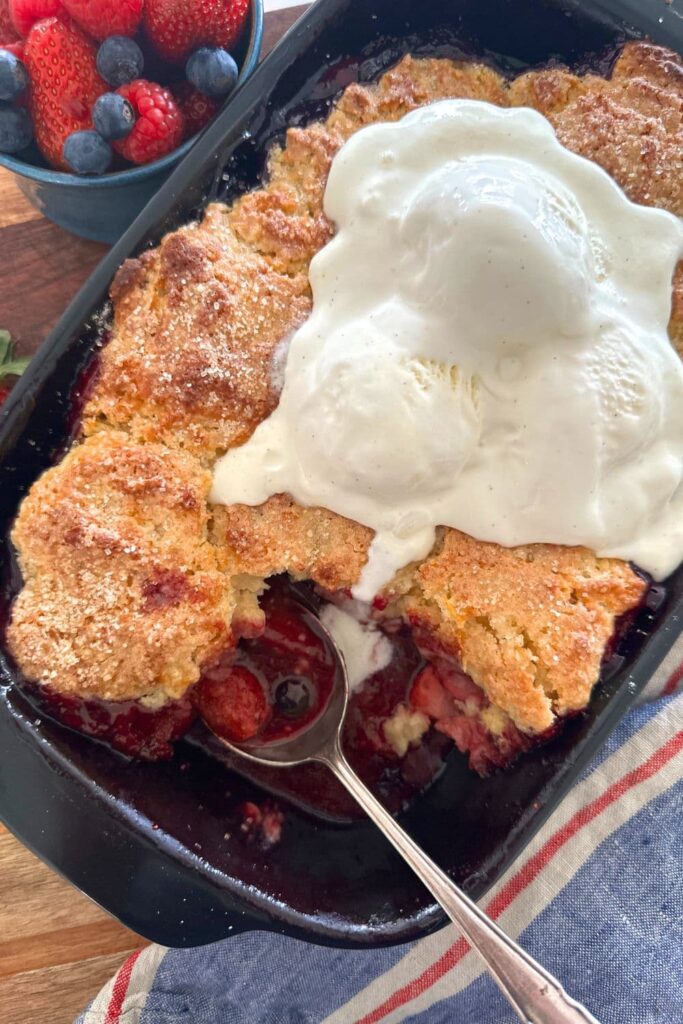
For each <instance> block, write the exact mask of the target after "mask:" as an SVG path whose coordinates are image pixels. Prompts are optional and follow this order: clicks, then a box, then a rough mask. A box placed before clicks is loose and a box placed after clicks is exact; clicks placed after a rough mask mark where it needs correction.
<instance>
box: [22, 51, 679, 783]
mask: <svg viewBox="0 0 683 1024" xmlns="http://www.w3.org/2000/svg"><path fill="white" fill-rule="evenodd" d="M411 133H412V134H411ZM520 140H521V141H520ZM681 153H683V64H682V63H681V59H680V58H679V57H678V56H677V55H676V54H674V53H671V52H669V51H667V50H664V49H662V48H659V47H656V46H653V45H651V44H649V43H646V42H634V43H628V44H626V46H624V48H623V50H622V51H621V53H620V55H619V56H618V58H617V60H616V62H615V63H614V66H613V69H612V71H611V74H610V76H609V77H608V78H603V77H599V76H597V75H594V74H584V75H576V74H573V73H571V72H570V71H568V70H566V69H564V68H561V67H552V68H546V69H543V70H539V71H529V72H527V73H525V74H522V75H520V76H519V77H517V78H515V79H513V80H506V79H504V78H503V77H501V76H500V75H499V74H497V73H496V72H495V71H494V70H492V69H491V68H489V67H487V66H484V65H483V64H477V63H472V62H455V61H451V60H446V59H415V58H412V57H410V56H407V57H405V58H404V59H402V60H401V61H400V63H399V64H398V65H396V67H394V68H393V69H392V70H390V71H388V72H387V73H385V74H384V75H383V76H382V78H381V79H380V80H379V81H378V82H377V83H376V84H374V85H356V84H353V85H350V86H348V87H347V88H346V90H345V91H344V92H343V93H342V95H341V96H340V97H339V99H338V101H337V102H336V104H335V105H334V106H333V107H332V109H331V111H330V113H329V116H328V117H327V119H326V120H325V121H321V122H316V123H313V124H310V125H309V126H308V127H295V128H291V129H289V131H288V132H287V135H286V139H285V141H284V144H283V145H282V146H277V147H275V148H274V149H273V150H272V152H271V154H270V159H269V163H268V173H267V180H266V182H265V184H264V185H263V186H262V187H261V188H258V189H256V190H255V191H253V192H249V193H248V194H245V195H243V196H241V197H240V198H239V199H238V200H237V201H236V202H234V203H233V204H232V205H231V206H228V205H223V204H219V203H215V204H212V205H210V206H209V207H208V209H207V210H206V212H205V215H204V217H203V219H202V220H201V221H200V222H199V223H193V224H190V225H188V226H186V227H183V228H182V229H180V230H178V231H175V232H173V233H172V234H169V235H167V236H166V237H165V238H164V239H163V240H162V242H161V244H160V245H159V246H158V248H156V249H153V250H150V251H146V252H144V253H142V254H141V255H140V256H139V258H137V259H133V260H128V261H127V262H126V263H125V264H124V265H123V266H122V267H121V269H120V271H119V273H118V275H117V277H116V279H115V281H114V283H113V285H112V289H111V298H112V303H113V308H114V317H113V325H112V329H111V335H110V338H109V340H108V341H107V343H106V345H105V346H104V347H103V349H102V351H101V353H100V355H99V357H98V358H99V366H98V370H97V374H96V377H95V379H94V383H93V384H92V386H91V390H90V394H89V397H88V399H87V402H86V404H85V407H84V409H83V415H82V421H81V427H80V435H79V437H78V438H77V440H76V441H75V442H74V444H73V446H72V447H71V449H70V450H69V451H68V452H67V454H66V455H65V456H64V457H63V458H62V460H61V461H60V462H59V463H58V464H57V465H55V466H54V467H53V468H51V469H50V470H48V471H47V472H46V473H45V474H44V475H43V476H42V477H41V478H40V479H39V480H38V481H37V482H36V483H35V484H34V485H33V487H32V489H31V491H30V492H29V494H28V496H27V497H26V499H25V500H24V503H23V505H22V507H21V510H20V512H19V516H18V518H17V521H16V524H15V526H14V531H13V535H12V539H13V543H14V545H15V548H16V551H17V554H18V560H19V565H20V569H21V573H22V577H23V589H21V591H20V593H19V594H18V596H17V598H16V600H15V602H14V605H13V609H12V615H11V621H10V623H9V627H8V640H9V647H10V650H11V653H12V655H13V657H14V658H15V660H16V661H17V663H18V665H19V668H20V669H21V671H22V673H23V675H24V677H25V678H26V680H27V681H28V682H29V684H32V685H34V686H36V687H37V688H39V689H40V692H42V693H44V694H45V695H47V696H48V697H49V699H51V700H52V707H53V708H54V709H55V714H57V715H58V716H60V717H61V718H62V719H63V720H64V721H66V722H67V723H68V724H72V725H75V726H76V727H78V728H82V729H84V730H85V731H86V732H90V733H91V734H92V735H94V736H97V737H100V738H103V739H106V740H107V741H108V742H110V743H111V744H112V745H114V746H115V747H117V748H118V749H119V750H122V751H123V752H125V753H128V754H137V755H139V756H143V757H160V756H169V755H170V754H171V752H172V748H173V743H174V742H175V741H176V740H178V739H179V738H180V736H182V735H183V733H184V732H185V730H187V729H189V728H190V727H191V725H192V723H193V722H196V720H197V719H203V720H204V721H205V722H206V723H207V724H208V725H209V726H210V728H211V729H212V730H213V731H215V732H216V733H218V734H219V735H224V736H226V737H227V738H229V739H231V740H233V741H235V742H246V741H249V740H250V739H253V738H254V737H257V736H258V737H260V738H262V739H264V740H268V739H273V740H277V739H278V738H280V737H282V736H284V735H288V734H289V733H290V732H292V731H293V730H295V729H299V728H304V727H305V726H306V725H307V724H308V723H309V722H310V721H311V720H312V719H313V718H314V717H315V715H316V714H317V713H318V711H319V710H320V709H321V708H322V707H323V706H324V703H325V701H326V699H327V696H328V695H329V693H330V691H331V688H332V685H333V683H334V672H335V667H334V659H333V658H332V656H331V653H330V651H329V649H328V648H327V646H326V644H325V639H324V633H323V631H318V630H317V629H316V624H315V618H314V617H310V616H309V617H308V618H307V617H306V616H305V615H304V614H303V612H302V610H301V605H300V604H299V603H298V602H297V601H295V600H294V599H293V597H292V595H291V592H290V590H289V585H288V582H287V581H288V580H294V581H297V583H301V582H304V583H305V584H306V586H307V587H308V588H309V591H310V600H311V602H313V604H314V605H315V606H316V608H317V609H318V611H319V612H320V614H321V617H322V620H323V622H324V624H325V625H326V627H327V628H328V629H329V630H330V631H331V632H332V634H333V635H334V636H335V638H336V639H337V640H338V642H339V644H340V646H341V648H342V650H343V651H344V653H345V655H346V660H347V663H348V665H349V673H350V676H351V682H352V688H353V694H352V702H351V711H350V725H348V728H347V745H349V746H350V747H351V748H352V750H351V754H352V755H353V748H356V749H357V750H361V749H362V750H366V751H369V752H370V755H371V757H372V758H374V759H375V760H378V761H379V762H386V763H388V764H390V765H392V766H394V767H396V766H400V765H407V766H409V767H407V768H406V769H405V773H404V774H405V775H406V777H407V776H408V775H411V777H412V778H414V780H416V788H420V786H421V785H424V784H425V783H426V781H428V776H429V773H430V770H431V769H428V768H426V767H425V764H424V763H422V762H420V757H426V755H423V754H421V753H420V752H421V751H431V752H432V753H434V752H435V751H438V752H439V753H443V751H444V750H446V749H447V748H448V747H449V744H450V743H451V742H452V743H454V744H455V746H456V747H457V748H458V750H459V751H461V752H462V753H463V754H465V755H467V756H468V758H469V761H470V764H471V766H472V767H473V768H474V769H475V770H476V771H478V772H480V773H482V774H484V773H487V772H489V771H491V770H492V769H493V768H496V767H503V766H505V765H506V764H508V763H509V762H510V761H511V759H512V758H514V757H515V756H517V755H518V754H520V753H521V752H523V751H524V750H526V749H528V748H529V747H530V745H532V744H533V743H535V742H539V741H541V740H543V739H545V738H547V737H549V736H550V735H552V734H553V732H554V731H555V730H556V729H557V728H558V727H559V725H560V724H561V721H562V719H563V718H565V717H566V716H568V715H571V714H574V713H577V712H580V711H581V710H582V709H584V708H585V707H586V705H587V704H588V702H589V700H590V696H591V690H592V688H593V686H594V685H595V683H596V682H597V680H598V678H599V675H600V671H601V665H602V664H603V661H604V659H605V658H606V657H607V656H608V655H609V653H610V652H611V651H612V649H613V646H614V643H615V640H616V638H618V636H619V634H620V631H623V630H624V629H626V628H627V627H628V621H629V616H630V615H632V613H633V612H634V610H635V609H637V608H638V606H639V605H640V604H641V602H642V601H643V599H644V596H645V593H646V591H647V589H648V586H649V585H650V580H651V578H655V579H662V578H664V577H665V576H666V575H667V574H668V572H670V571H671V570H672V568H673V567H674V566H675V564H676V563H677V562H678V561H679V560H680V557H681V553H682V552H681V550H680V549H681V543H682V538H681V522H682V521H683V518H682V517H681V515H680V513H681V494H683V485H681V483H680V473H681V459H682V458H683V450H682V449H683V426H682V423H681V419H680V416H681V412H680V409H681V408H682V407H683V403H681V402H679V399H680V397H681V396H683V370H681V367H680V362H679V360H678V357H677V356H676V355H675V351H678V353H679V354H683V262H677V260H679V259H680V255H681V254H682V253H683V232H681V231H680V227H679V224H678V222H677V220H676V217H680V216H683V176H682V175H681V173H680V170H681ZM579 158H587V159H579ZM525 161H526V162H525ZM589 161H590V163H589ZM520 167H521V168H522V171H520ZM524 168H526V170H524ZM601 169H602V170H601ZM604 172H606V173H604ZM617 186H618V187H617ZM636 204H637V205H636ZM652 208H657V210H654V209H652ZM662 211H665V212H662ZM672 215H675V216H672ZM629 218H630V220H629ZM629 224H631V227H629ZM620 231H623V237H620V236H619V232H620ZM629 231H630V232H631V234H630V236H629ZM627 236H628V237H627ZM458 239H461V240H462V241H461V242H460V243H458ZM629 246H632V247H633V254H635V255H633V259H632V260H631V263H629V259H630V255H629V254H631V252H632V250H631V248H629ZM394 260H395V262H394ZM633 260H635V261H636V263H635V264H634V263H633ZM638 260H640V262H638ZM411 261H412V262H411ZM667 261H668V262H667ZM473 268H474V269H473ZM636 271H637V272H636ZM468 275H469V276H468ZM672 275H673V280H672ZM494 278H495V280H494ZM546 286H547V287H546ZM345 317H346V319H344V318H345ZM323 318H325V319H324V322H323ZM667 321H668V328H667ZM667 329H668V337H667ZM453 338H455V340H453ZM582 403H583V404H582ZM591 403H593V404H591ZM677 410H678V411H677ZM307 460H308V461H307ZM321 467H322V468H321ZM316 474H317V475H316ZM676 474H678V475H676ZM117 721H118V723H119V724H118V725H117ZM121 723H125V727H123V725H122V724H121Z"/></svg>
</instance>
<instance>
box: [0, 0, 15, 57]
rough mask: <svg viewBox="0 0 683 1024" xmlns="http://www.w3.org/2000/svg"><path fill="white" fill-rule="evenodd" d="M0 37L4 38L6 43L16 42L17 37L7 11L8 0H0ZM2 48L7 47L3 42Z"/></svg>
mask: <svg viewBox="0 0 683 1024" xmlns="http://www.w3.org/2000/svg"><path fill="white" fill-rule="evenodd" d="M0 39H4V40H5V42H7V43H16V41H17V39H19V34H18V32H17V30H16V29H15V27H14V23H13V21H12V16H11V15H10V12H9V0H0ZM3 49H7V47H6V46H5V45H4V44H3Z"/></svg>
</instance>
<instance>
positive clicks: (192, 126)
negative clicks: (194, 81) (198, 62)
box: [172, 82, 221, 139]
mask: <svg viewBox="0 0 683 1024" xmlns="http://www.w3.org/2000/svg"><path fill="white" fill-rule="evenodd" d="M172 91H173V96H174V98H175V101H176V103H177V104H178V107H179V108H180V111H181V113H182V115H183V118H184V119H185V138H186V139H190V138H192V136H193V135H196V134H197V132H200V131H201V130H202V128H204V127H205V126H206V125H207V124H208V123H209V121H211V120H213V118H214V117H215V116H216V114H217V113H218V111H219V109H220V105H221V104H220V100H213V99H211V97H210V96H205V95H204V93H202V92H199V90H198V89H195V88H194V86H192V85H190V83H189V82H179V83H178V84H177V85H174V86H173V87H172Z"/></svg>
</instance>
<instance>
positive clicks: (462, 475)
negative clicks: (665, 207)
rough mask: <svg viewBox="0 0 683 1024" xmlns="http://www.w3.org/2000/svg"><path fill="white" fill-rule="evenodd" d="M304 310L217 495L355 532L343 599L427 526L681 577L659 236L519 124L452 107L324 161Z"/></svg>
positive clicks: (589, 171) (414, 117)
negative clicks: (281, 498) (314, 515)
mask: <svg viewBox="0 0 683 1024" xmlns="http://www.w3.org/2000/svg"><path fill="white" fill-rule="evenodd" d="M325 211H326V213H327V215H328V217H330V218H331V219H332V220H333V221H334V222H335V224H336V227H337V232H336V235H335V237H334V238H333V239H332V241H331V242H330V243H329V244H328V245H327V246H326V247H325V248H324V249H323V250H322V251H321V252H320V253H319V254H318V255H317V256H316V257H315V259H314V260H313V262H312V264H311V270H310V278H311V286H312V289H313V296H314V305H313V312H312V314H311V316H310V318H309V320H308V321H307V322H306V323H305V324H304V325H303V327H301V328H300V329H299V330H298V331H297V332H296V334H295V335H294V337H293V338H292V341H291V345H290V347H289V351H288V355H287V361H286V365H285V373H284V386H283V390H282V394H281V397H280V403H279V405H278V407H277V409H276V410H275V411H274V412H273V414H272V415H271V416H270V417H269V418H268V419H267V420H265V421H264V422H263V423H262V424H261V425H260V426H259V427H258V428H257V430H256V431H255V433H254V435H253V436H252V438H251V439H250V440H249V441H248V442H247V443H246V444H244V445H243V446H242V447H241V448H237V449H234V450H232V451H230V452H228V453H227V454H226V455H225V456H224V457H223V458H222V459H221V460H219V462H218V464H217V466H216V469H215V475H214V486H213V492H212V500H213V501H216V502H222V503H224V504H231V503H237V502H240V503H245V504H251V505H256V504H260V503H261V502H263V501H265V500H266V499H267V498H268V497H269V496H270V495H272V494H275V493H279V492H289V493H290V494H291V495H292V496H293V497H294V498H295V500H296V501H298V502H299V503H301V504H303V505H319V506H324V507H327V508H329V509H332V510H333V511H335V512H338V513H339V514H341V515H344V516H347V517H349V518H351V519H355V520H356V521H358V522H360V523H363V524H365V525H366V526H369V527H371V528H372V529H373V530H374V531H375V538H374V541H373V543H372V546H371V548H370V554H369V559H368V563H367V565H366V567H365V570H364V572H363V575H362V578H361V580H360V582H359V583H358V584H357V586H356V588H355V589H354V595H355V596H357V597H359V598H361V599H363V600H369V599H371V598H372V597H373V596H374V594H375V593H376V592H377V590H378V589H379V588H380V587H381V586H382V585H383V584H385V583H386V582H387V581H388V580H389V579H390V578H391V576H392V575H393V574H394V573H395V572H396V571H397V570H398V569H399V568H401V567H402V566H403V565H405V564H406V563H408V562H409V561H412V560H414V559H418V558H423V557H425V556H426V555H427V554H428V552H429V550H430V548H431V546H432V545H433V542H434V531H435V528H436V526H438V525H444V526H451V527H454V528H457V529H460V530H463V531H464V532H466V533H468V534H470V535H472V536H474V537H477V538H479V539H481V540H487V541H495V542H497V543H499V544H503V545H508V546H510V545H517V544H524V543H532V542H540V541H545V542H551V543H557V544H584V545H586V546H587V547H590V548H592V549H593V550H595V551H596V552H597V553H598V554H604V555H616V556H619V557H623V558H627V559H632V560H633V561H635V562H637V563H638V564H639V565H641V566H642V567H643V568H644V569H646V570H647V571H649V572H651V573H652V575H653V576H655V577H657V578H661V577H663V576H664V575H666V574H668V572H670V571H671V570H672V569H673V568H674V567H675V566H676V565H677V564H678V562H679V561H680V560H681V559H682V558H683V483H682V480H683V368H682V366H681V363H680V361H679V359H678V357H677V355H676V353H675V352H674V350H673V348H672V347H671V344H670V342H669V339H668V336H667V324H668V320H669V316H670V311H671V280H672V276H673V272H674V269H675V266H676V262H677V260H678V259H679V258H681V256H682V255H683V227H682V226H681V223H680V222H679V221H678V219H677V218H676V217H674V216H673V215H671V214H668V213H665V212H663V211H659V210H653V209H648V208H645V207H641V206H637V205H635V204H634V203H631V202H630V201H629V200H628V199H627V198H626V196H625V195H624V193H623V192H622V191H621V190H620V189H619V188H618V186H617V185H616V184H615V183H614V182H613V181H612V180H611V179H610V178H609V177H608V176H607V175H606V174H605V173H604V172H603V171H602V170H601V169H600V168H598V167H597V166H596V165H594V164H592V163H590V162H589V161H587V160H584V159H582V158H581V157H578V156H576V155H575V154H572V153H570V152H569V151H568V150H566V149H564V148H563V147H562V146H561V145H560V143H559V142H558V141H557V139H556V137H555V135H554V132H553V130H552V128H551V126H550V125H549V123H548V122H547V121H546V120H545V119H544V118H543V117H542V116H541V115H540V114H537V113H536V112H534V111H531V110H523V109H514V110H503V109H500V108H498V107H495V106H492V105H490V104H487V103H481V102H477V101H473V100H447V101H443V102H441V103H435V104H432V105H430V106H427V107H423V108H420V109H418V110H415V111H413V112H412V113H411V114H409V115H407V116H406V117H404V118H403V119H402V120H401V121H399V122H396V123H392V124H378V125H372V126H369V127H367V128H364V129H363V130H362V131H360V132H358V133H357V134H356V135H354V136H352V138H351V139H350V140H349V141H348V142H347V143H346V144H345V145H344V146H343V148H342V149H341V150H340V152H339V153H338V154H337V156H336V157H335V159H334V161H333V164H332V168H331V172H330V176H329V181H328V185H327V190H326V193H325Z"/></svg>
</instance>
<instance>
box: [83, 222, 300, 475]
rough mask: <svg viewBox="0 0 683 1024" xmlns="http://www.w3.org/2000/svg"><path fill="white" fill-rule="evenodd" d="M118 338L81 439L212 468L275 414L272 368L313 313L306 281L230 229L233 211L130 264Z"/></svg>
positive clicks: (118, 309)
mask: <svg viewBox="0 0 683 1024" xmlns="http://www.w3.org/2000/svg"><path fill="white" fill-rule="evenodd" d="M112 299H113V301H114V304H115V318H114V331H113V338H112V341H111V343H110V344H109V345H107V346H106V347H105V349H104V350H103V352H102V357H101V358H102V365H101V375H100V379H99V382H98V385H97V387H96V389H95V393H94V395H93V398H92V399H91V401H90V402H89V403H88V406H87V408H86V410H85V417H84V424H83V429H84V432H85V433H86V434H92V433H95V432H96V431H98V430H100V429H102V427H103V426H115V427H125V429H127V430H129V431H130V433H131V434H132V435H133V436H134V437H135V438H137V439H138V440H140V441H155V442H161V443H164V444H168V445H174V446H175V445H177V446H179V447H182V448H183V449H185V450H186V451H189V452H192V453H194V454H197V455H199V456H200V457H204V458H207V457H209V456H213V455H214V454H215V453H216V452H219V451H223V450H225V449H227V448H229V447H230V446H232V445H236V444H241V443H242V442H244V441H245V440H246V439H247V438H248V437H249V435H250V434H251V433H252V431H253V430H254V428H255V427H256V426H257V424H258V423H260V421H261V420H263V419H264V418H265V417H266V416H268V415H269V413H270V412H272V410H273V409H274V407H275V405H276V404H277V389H276V387H275V385H274V383H273V380H272V373H271V363H272V359H273V354H274V352H275V350H276V348H277V346H278V344H279V343H280V341H281V340H282V339H283V338H285V337H287V335H289V334H291V332H292V331H294V330H296V328H297V327H299V326H300V325H301V324H302V323H303V322H304V320H305V319H306V317H307V316H308V313H309V312H310V304H311V300H310V295H309V289H308V280H307V278H306V276H305V275H304V274H302V273H300V274H291V275H290V274H281V273H278V272H277V271H276V270H274V269H273V267H272V266H271V265H270V264H268V263H267V262H266V261H265V260H264V259H263V258H262V257H261V256H260V255H259V254H258V253H256V252H255V251H254V250H253V249H252V248H250V247H249V246H248V245H246V244H245V243H244V242H242V241H240V239H238V238H237V237H236V236H235V234H234V232H233V231H232V229H231V227H230V225H229V222H228V216H227V210H226V208H225V207H222V206H218V205H214V206H212V207H210V208H209V210H208V211H207V215H206V217H205V219H204V220H203V221H202V223H201V224H191V225H189V226H188V227H185V228H182V229H181V230H180V231H177V232H175V233H174V234H171V235H167V236H166V238H164V240H163V241H162V243H161V245H160V246H159V248H158V249H155V250H153V251H150V252H146V253H144V254H143V255H142V256H141V257H140V259H137V260H128V261H127V262H126V263H124V265H123V266H122V268H121V270H120V271H119V273H118V275H117V276H116V278H115V280H114V284H113V287H112Z"/></svg>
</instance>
